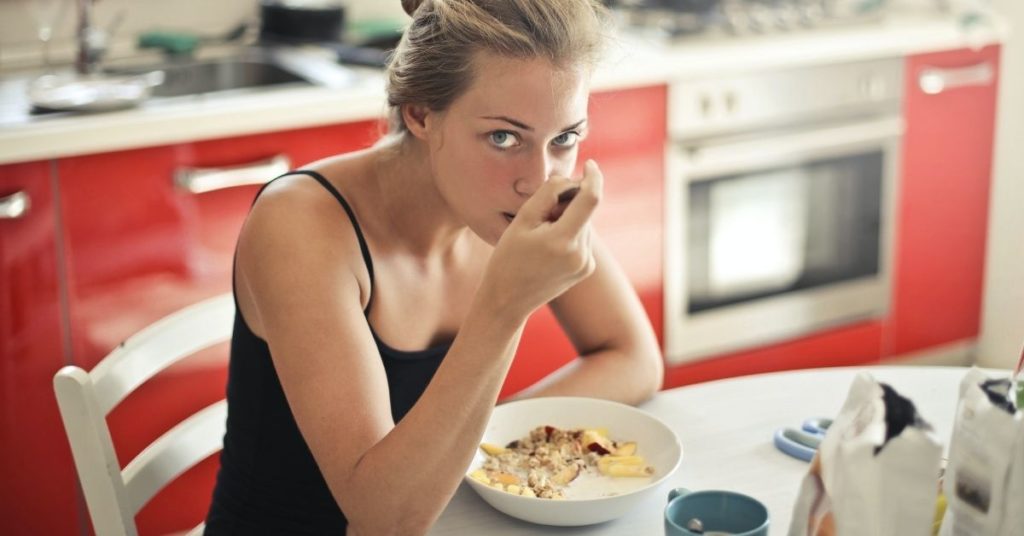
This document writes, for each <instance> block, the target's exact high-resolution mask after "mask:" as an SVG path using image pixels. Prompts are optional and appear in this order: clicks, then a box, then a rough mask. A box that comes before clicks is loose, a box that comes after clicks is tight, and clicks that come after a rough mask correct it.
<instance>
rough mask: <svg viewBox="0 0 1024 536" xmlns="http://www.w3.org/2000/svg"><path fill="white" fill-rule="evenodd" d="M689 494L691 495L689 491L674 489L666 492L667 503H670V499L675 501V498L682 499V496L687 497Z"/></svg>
mask: <svg viewBox="0 0 1024 536" xmlns="http://www.w3.org/2000/svg"><path fill="white" fill-rule="evenodd" d="M689 493H691V492H690V490H688V489H686V488H676V489H674V490H672V491H670V492H668V502H672V499H675V498H676V497H682V496H683V495H688V494H689Z"/></svg>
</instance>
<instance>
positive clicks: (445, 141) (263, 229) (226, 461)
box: [207, 0, 662, 536]
mask: <svg viewBox="0 0 1024 536" xmlns="http://www.w3.org/2000/svg"><path fill="white" fill-rule="evenodd" d="M403 4H404V5H405V8H406V11H408V12H409V13H410V14H411V15H412V16H413V21H412V23H411V25H410V27H409V28H408V29H407V31H406V33H405V35H404V37H403V39H402V42H401V44H400V45H399V46H398V49H397V50H396V52H395V55H394V57H393V59H392V60H391V63H390V65H389V67H388V73H387V74H388V85H387V94H388V102H389V104H390V107H391V113H392V117H391V123H392V125H391V133H390V134H389V135H388V136H386V137H385V138H384V140H382V141H381V142H380V143H378V144H377V145H376V146H375V147H373V148H370V149H367V150H365V151H361V152H357V153H353V154H345V155H339V156H336V157H332V158H328V159H326V160H323V161H320V162H316V163H313V164H310V165H309V166H307V167H305V168H303V169H302V170H300V171H297V172H294V173H292V174H289V175H286V176H284V177H282V178H279V179H277V180H275V181H273V182H272V183H271V184H269V185H268V186H267V187H266V188H265V189H264V190H263V191H262V192H261V193H260V195H259V196H258V198H257V200H256V202H255V204H254V205H253V207H252V211H251V213H250V215H249V217H248V219H247V221H246V223H245V225H244V228H243V229H242V233H241V236H240V238H239V242H238V248H237V254H236V264H235V281H234V285H235V298H236V302H237V305H238V314H237V315H236V320H235V333H234V338H233V340H232V346H231V362H230V376H229V381H228V407H229V415H228V429H227V435H226V437H225V444H224V451H223V453H222V455H221V469H220V473H219V475H218V480H217V487H216V490H215V492H214V498H213V504H212V507H211V510H210V513H209V516H208V519H207V533H209V534H247V535H248V534H262V533H268V534H341V533H344V532H345V531H346V530H347V532H348V534H359V535H386V534H398V535H403V536H405V535H412V534H422V533H424V532H426V531H427V530H428V529H429V527H430V526H431V525H432V524H433V522H434V521H435V520H436V519H437V517H438V516H439V515H440V514H441V512H442V511H443V509H444V507H445V505H446V504H447V503H448V501H449V499H450V498H451V496H452V495H453V494H454V493H455V490H456V488H457V487H458V485H459V482H460V480H461V478H462V476H463V472H464V470H465V469H466V467H467V466H468V464H469V462H470V460H471V459H472V457H473V454H474V451H475V449H476V448H477V446H478V443H479V441H480V438H481V436H482V434H483V431H484V428H485V426H486V423H487V420H488V418H489V416H490V414H491V410H492V408H493V407H494V404H495V403H496V400H497V397H498V393H499V390H500V388H501V386H502V382H503V381H504V379H505V375H506V373H507V371H508V369H509V365H510V364H511V362H512V358H513V355H514V353H515V350H516V345H517V344H518V341H519V336H520V333H521V332H522V329H523V325H524V323H525V322H526V320H527V318H528V317H529V315H530V314H531V312H532V311H534V310H536V309H537V308H539V307H542V306H544V305H550V307H551V308H552V309H553V310H554V312H555V313H556V315H557V317H558V319H559V321H560V322H561V324H562V326H563V327H564V329H565V330H566V332H567V334H568V335H569V337H570V339H571V340H572V341H573V343H574V345H575V347H576V349H577V351H578V352H579V354H580V358H579V359H577V360H575V361H574V362H573V363H571V364H570V365H568V366H566V367H564V368H563V369H561V370H559V371H558V372H556V373H555V374H553V375H552V376H551V377H550V378H547V379H545V380H544V381H542V382H541V383H540V384H538V385H535V386H533V387H531V388H530V389H528V390H527V391H526V392H523V393H520V396H543V395H585V396H595V397H604V398H609V399H613V400H619V401H623V402H627V403H638V402H640V401H643V400H644V399H646V398H648V397H649V396H651V395H652V394H653V393H654V392H655V391H656V390H657V389H658V387H659V386H660V383H661V377H662V368H661V367H662V365H661V359H660V355H659V351H658V347H657V342H656V340H655V337H654V334H653V332H652V330H651V327H650V324H649V322H648V321H647V319H646V316H645V315H644V311H643V309H642V308H641V306H640V303H639V300H638V299H637V297H636V295H635V293H634V292H633V290H632V289H631V287H630V285H629V283H628V282H627V280H626V278H625V276H624V275H623V273H622V271H621V270H620V269H619V268H618V267H617V265H616V264H615V261H614V260H613V259H612V257H611V256H610V255H609V253H608V252H607V250H606V249H605V248H604V246H602V244H601V242H600V240H598V238H597V236H596V235H595V234H594V232H593V230H592V229H591V225H590V219H591V216H592V214H593V212H594V210H595V209H596V208H597V206H598V204H599V201H600V199H601V183H602V176H601V172H600V171H599V169H598V166H597V164H595V163H594V162H587V163H586V164H585V165H584V166H583V171H582V177H576V178H570V177H572V176H573V172H574V169H575V168H576V155H577V148H578V145H579V142H580V141H581V140H582V139H583V138H584V137H585V136H586V132H587V99H588V92H589V89H588V77H589V73H590V70H591V68H592V66H593V64H594V62H595V60H596V54H597V53H598V51H599V49H600V44H601V40H602V38H603V35H602V31H603V28H604V25H605V20H606V19H605V14H604V12H603V10H602V8H601V6H600V4H599V3H598V2H597V1H596V0H422V1H417V0H406V1H403ZM567 191H575V192H576V195H575V197H574V198H573V199H572V200H571V201H569V202H568V203H565V202H560V200H559V197H560V196H562V197H563V200H564V197H565V196H566V194H565V193H566V192H567Z"/></svg>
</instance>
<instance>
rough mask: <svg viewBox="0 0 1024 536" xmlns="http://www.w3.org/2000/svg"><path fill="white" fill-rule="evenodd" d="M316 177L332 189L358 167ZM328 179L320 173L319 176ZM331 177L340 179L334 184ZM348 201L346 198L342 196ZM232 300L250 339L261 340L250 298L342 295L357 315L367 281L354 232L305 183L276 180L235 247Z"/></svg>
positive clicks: (331, 202) (319, 188) (334, 205)
mask: <svg viewBox="0 0 1024 536" xmlns="http://www.w3.org/2000/svg"><path fill="white" fill-rule="evenodd" d="M323 171H326V172H328V173H330V175H328V176H329V177H330V176H332V175H333V176H334V177H331V178H328V180H329V181H331V183H332V185H334V186H335V188H338V186H337V184H336V183H337V182H341V183H342V184H343V185H344V184H345V183H346V182H347V181H349V180H352V181H353V182H357V181H358V177H353V176H346V175H344V174H345V173H352V174H354V173H357V172H358V166H345V165H342V166H331V167H329V168H325V169H324V170H323ZM323 174H325V175H326V174H327V173H323ZM338 174H342V175H343V176H344V179H342V180H339V178H337V176H338ZM345 194H346V195H348V192H345ZM236 263H237V264H236V292H237V294H238V297H239V305H240V306H241V307H242V310H243V314H244V315H245V317H246V319H247V320H249V321H250V324H251V327H252V328H253V331H254V332H256V333H257V334H258V335H262V333H261V332H262V329H261V327H262V324H263V322H262V321H261V319H260V315H259V312H258V309H259V308H258V307H257V306H256V301H257V300H256V297H257V296H256V295H259V296H258V297H259V298H260V299H263V300H270V299H273V297H274V296H275V295H278V294H279V293H281V294H284V295H292V296H295V295H306V296H310V297H312V296H324V295H328V294H331V295H334V296H339V295H348V296H352V297H353V298H354V299H355V300H357V301H358V303H357V305H359V309H362V307H363V306H365V304H366V302H367V300H368V299H369V285H370V282H369V274H368V272H367V270H366V267H365V264H364V262H363V260H362V256H361V253H360V248H359V242H358V238H357V235H356V232H355V228H354V225H353V224H352V222H351V220H350V219H349V218H348V216H347V215H346V214H345V212H344V209H343V208H342V206H341V205H340V203H339V202H338V200H337V199H336V198H335V197H334V195H332V194H331V192H330V191H328V189H327V188H325V187H324V185H322V184H320V183H319V182H318V181H316V180H315V179H313V178H312V177H310V176H308V175H299V174H296V175H290V176H286V177H281V178H279V179H277V180H275V181H274V182H273V183H271V184H270V185H268V186H267V187H266V188H265V189H264V191H263V192H262V193H261V194H260V196H259V198H258V199H257V200H256V201H255V203H254V204H253V206H252V209H251V210H250V213H249V215H248V217H247V218H246V221H245V223H244V225H243V226H242V230H241V233H240V235H239V239H238V251H237V257H236Z"/></svg>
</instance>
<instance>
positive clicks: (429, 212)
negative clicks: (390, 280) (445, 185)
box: [374, 137, 472, 257]
mask: <svg viewBox="0 0 1024 536" xmlns="http://www.w3.org/2000/svg"><path fill="white" fill-rule="evenodd" d="M374 175H375V176H374V183H375V184H376V188H377V195H376V197H377V198H378V205H379V207H380V208H381V209H382V210H384V211H385V213H386V214H387V215H388V219H389V220H390V221H391V222H393V223H394V226H395V228H396V230H397V231H398V232H397V235H398V236H399V237H400V243H401V247H403V249H406V250H407V251H408V252H409V253H411V254H413V255H416V256H419V257H430V256H434V255H437V254H443V253H445V252H450V251H451V250H452V249H454V248H455V246H456V245H457V244H459V243H460V242H461V241H462V239H464V238H465V237H466V236H467V234H471V233H472V231H470V230H469V228H467V227H466V225H465V224H464V223H463V222H462V221H460V220H459V219H458V218H457V217H456V216H455V215H454V214H452V212H451V211H450V210H449V208H448V205H447V203H446V202H445V200H444V198H442V197H441V194H440V192H439V191H438V190H437V186H436V182H435V181H434V177H433V170H432V166H431V164H430V154H429V152H428V148H427V146H426V144H424V143H422V142H420V141H419V140H417V139H414V138H408V137H407V138H404V139H397V140H392V141H388V142H385V143H384V144H382V145H380V146H379V151H378V153H377V158H376V159H375V165H374Z"/></svg>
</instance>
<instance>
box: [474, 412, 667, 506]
mask: <svg viewBox="0 0 1024 536" xmlns="http://www.w3.org/2000/svg"><path fill="white" fill-rule="evenodd" d="M480 449H481V450H482V451H483V452H484V453H485V454H487V459H486V460H485V461H484V463H483V466H482V467H480V468H479V469H477V470H475V471H473V472H472V473H470V477H472V478H474V479H476V480H478V481H480V482H482V483H484V484H486V485H488V486H491V487H493V488H497V489H500V490H502V491H505V492H508V493H512V494H513V495H522V496H525V497H538V498H542V499H565V490H566V488H567V487H568V485H569V483H571V482H572V481H574V480H576V479H577V478H578V477H579V476H580V474H582V473H588V472H589V473H595V474H600V475H604V476H609V477H646V476H651V475H652V474H653V473H654V469H653V468H652V467H650V466H648V465H647V464H646V463H645V462H644V459H643V458H642V457H640V456H637V455H636V443H632V442H622V443H620V442H616V441H612V440H610V439H608V434H607V432H605V431H603V430H598V429H568V430H563V429H561V428H556V427H554V426H538V427H536V428H534V429H533V430H531V431H530V433H529V435H527V436H526V437H524V438H522V439H517V440H515V441H512V442H511V443H509V444H508V445H505V446H504V447H502V446H499V445H493V444H490V443H484V444H482V445H480Z"/></svg>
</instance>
